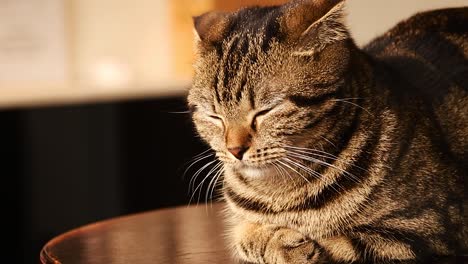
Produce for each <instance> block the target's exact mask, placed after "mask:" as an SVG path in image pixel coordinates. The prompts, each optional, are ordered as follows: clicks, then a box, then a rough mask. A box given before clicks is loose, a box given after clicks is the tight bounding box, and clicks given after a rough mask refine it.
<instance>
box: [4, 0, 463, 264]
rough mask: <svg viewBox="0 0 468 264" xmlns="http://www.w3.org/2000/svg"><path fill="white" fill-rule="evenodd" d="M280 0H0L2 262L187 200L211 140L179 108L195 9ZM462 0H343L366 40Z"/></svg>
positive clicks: (31, 256)
mask: <svg viewBox="0 0 468 264" xmlns="http://www.w3.org/2000/svg"><path fill="white" fill-rule="evenodd" d="M282 2H285V1H274V0H269V1H267V0H265V1H260V0H233V1H222V0H170V1H169V0H98V1H96V0H0V161H1V167H0V173H1V174H0V175H1V176H2V181H1V186H2V191H1V193H2V201H4V203H3V204H4V213H3V214H2V215H3V218H4V219H6V223H5V225H4V226H3V229H5V230H9V231H8V232H7V231H4V233H5V232H6V233H11V235H7V236H4V237H6V241H7V243H8V244H9V246H11V249H8V250H7V252H8V253H6V255H5V254H4V255H3V256H2V261H4V262H9V263H37V262H38V254H39V251H40V249H41V247H42V246H43V245H44V244H45V243H46V242H47V241H48V240H50V239H51V238H53V237H54V236H57V235H59V234H61V233H63V232H65V231H68V230H70V229H73V228H76V227H79V226H82V225H85V224H88V223H92V222H95V221H99V220H103V219H107V218H111V217H115V216H119V215H124V214H130V213H137V212H142V211H147V210H155V209H158V208H163V207H169V206H176V205H183V204H187V203H188V201H189V198H190V194H189V188H188V183H189V178H190V176H191V175H193V173H194V172H195V171H196V168H197V167H194V168H192V169H191V170H190V171H189V172H188V176H187V177H186V178H184V177H183V172H184V170H185V168H187V165H186V164H187V162H188V161H190V160H191V159H192V158H193V157H194V156H195V155H196V154H199V153H201V152H202V151H204V150H206V149H207V146H205V145H204V144H203V143H201V142H199V139H198V138H197V137H196V135H195V133H194V131H193V126H192V124H191V121H190V116H189V115H188V114H186V113H184V111H186V105H185V95H186V92H187V89H188V88H189V87H190V82H191V76H192V69H191V64H192V60H193V50H192V48H193V44H192V35H193V32H192V20H191V17H192V16H193V15H198V14H201V13H202V12H205V11H208V10H211V9H223V10H235V9H237V8H239V7H241V6H246V5H255V4H261V5H263V4H277V3H282ZM463 5H466V0H459V1H455V0H453V1H452V0H451V1H449V0H446V1H437V0H430V1H429V0H426V1H406V0H398V1H375V0H348V14H349V15H348V24H349V26H350V29H351V32H352V35H353V36H354V38H355V39H356V43H357V44H358V45H360V46H362V45H364V44H365V43H367V42H368V41H369V40H370V39H372V38H373V37H375V36H378V35H379V34H381V33H383V32H384V31H385V30H387V29H388V28H390V27H391V26H392V25H394V24H395V23H396V22H397V21H399V20H401V19H404V18H406V17H408V16H410V15H412V14H414V13H415V12H417V11H422V10H428V9H434V8H439V7H448V6H463ZM202 202H203V201H202ZM5 258H6V259H5Z"/></svg>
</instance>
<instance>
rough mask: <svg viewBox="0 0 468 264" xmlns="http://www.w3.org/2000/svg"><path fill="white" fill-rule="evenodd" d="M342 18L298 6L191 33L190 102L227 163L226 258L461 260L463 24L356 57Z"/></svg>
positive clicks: (322, 6)
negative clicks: (194, 45)
mask: <svg viewBox="0 0 468 264" xmlns="http://www.w3.org/2000/svg"><path fill="white" fill-rule="evenodd" d="M342 16H343V4H342V3H341V1H319V0H316V1H313V0H302V1H300V0H297V1H292V2H290V3H288V4H285V5H283V6H275V7H265V8H263V7H252V8H245V9H241V10H239V11H237V12H235V13H209V14H205V15H202V16H200V17H197V18H195V29H196V31H197V33H198V35H199V36H198V38H197V39H198V43H197V52H198V55H199V56H198V58H197V61H196V63H195V78H194V81H193V87H192V88H191V89H190V92H189V96H188V102H189V105H190V107H191V109H192V110H193V120H194V123H195V125H196V128H197V130H198V132H199V134H200V135H201V137H202V138H203V139H204V140H205V141H206V142H207V143H208V144H209V145H210V146H211V147H212V149H213V150H214V151H215V152H216V156H217V157H218V158H219V159H220V160H221V161H222V162H223V171H224V175H223V194H224V199H225V201H226V202H227V208H226V219H227V223H228V226H229V230H228V234H229V238H230V241H231V243H232V247H233V250H234V253H235V254H236V256H237V257H239V258H240V259H242V260H244V261H248V262H252V263H278V264H282V263H331V262H342V263H351V262H353V263H383V262H391V261H396V260H398V261H427V259H430V258H432V257H434V256H449V255H460V254H463V253H464V252H466V248H467V238H466V227H465V225H466V216H464V215H463V212H464V210H463V209H464V206H466V202H465V201H464V185H463V184H464V178H465V176H466V175H467V167H466V164H468V154H467V153H468V152H467V149H468V128H467V124H468V96H467V94H468V80H467V77H466V76H468V67H467V65H468V64H467V59H468V49H467V46H468V44H467V39H468V31H467V28H466V25H467V24H468V9H467V8H460V9H446V10H438V11H432V12H426V13H421V14H418V15H416V16H414V17H412V18H410V19H408V20H406V21H403V22H402V23H400V24H398V25H397V26H396V27H395V28H393V29H392V30H390V31H389V32H388V33H386V34H385V35H383V36H382V37H380V38H378V39H376V40H375V41H373V42H372V43H370V44H369V45H368V46H367V47H365V48H364V49H362V50H361V49H358V48H357V47H356V46H355V45H354V43H353V41H352V39H351V38H350V35H349V34H348V33H347V31H346V28H345V26H344V24H343V22H342ZM234 150H236V151H237V152H234ZM239 150H242V153H241V154H239ZM239 155H240V156H239ZM236 157H237V158H236ZM465 212H466V211H465Z"/></svg>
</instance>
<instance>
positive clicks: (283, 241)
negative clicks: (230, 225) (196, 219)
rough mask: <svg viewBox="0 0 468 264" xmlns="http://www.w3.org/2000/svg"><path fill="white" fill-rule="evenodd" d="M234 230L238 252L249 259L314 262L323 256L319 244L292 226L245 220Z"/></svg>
mask: <svg viewBox="0 0 468 264" xmlns="http://www.w3.org/2000/svg"><path fill="white" fill-rule="evenodd" d="M232 231H233V233H232V235H233V242H234V248H235V251H236V254H237V255H238V257H239V258H240V259H242V260H244V261H247V262H251V263H268V264H287V263H296V264H311V263H319V262H318V260H319V259H320V258H321V257H320V248H319V247H317V244H316V243H315V242H314V241H312V240H310V239H308V238H307V237H306V236H304V235H303V234H301V233H299V232H298V231H295V230H293V229H289V228H285V227H279V226H273V225H259V224H253V223H242V224H239V225H237V226H236V227H235V228H234V229H233V230H232Z"/></svg>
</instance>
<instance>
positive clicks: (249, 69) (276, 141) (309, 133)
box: [188, 7, 350, 177]
mask: <svg viewBox="0 0 468 264" xmlns="http://www.w3.org/2000/svg"><path fill="white" fill-rule="evenodd" d="M282 8H283V9H282ZM284 13H285V12H284V7H277V8H276V9H275V8H265V9H258V8H257V9H247V10H242V11H239V12H238V13H235V14H229V16H230V17H229V18H224V19H229V22H222V21H221V22H220V21H216V20H215V21H214V22H213V18H210V20H211V21H210V22H211V23H218V25H219V23H221V25H222V27H224V26H226V25H225V24H226V23H229V26H228V27H229V31H228V32H222V34H223V37H222V38H221V39H218V40H217V41H211V42H210V43H209V44H207V43H206V41H207V40H206V39H203V36H200V38H201V40H199V41H200V43H198V49H199V51H198V55H199V56H198V58H197V61H196V63H195V77H194V82H193V87H192V89H191V90H190V92H189V96H188V102H189V105H190V106H191V108H192V110H193V120H194V123H195V125H196V128H197V130H198V132H199V134H200V136H201V137H202V138H203V139H204V140H205V141H206V142H208V143H209V144H210V146H211V147H212V149H213V150H215V151H216V153H217V156H218V157H219V159H220V160H222V161H223V162H224V163H225V165H226V166H230V167H231V168H234V169H236V170H237V171H238V172H240V173H242V174H243V175H245V176H247V177H259V176H262V175H266V174H271V172H272V171H277V170H278V168H279V167H284V166H289V165H288V156H287V155H288V152H289V151H290V150H294V149H296V150H299V149H298V148H302V147H308V146H310V145H311V144H316V143H318V142H321V141H323V137H324V135H326V133H327V131H328V130H329V129H332V126H333V124H334V123H335V121H336V118H330V116H333V115H334V114H336V113H335V112H336V104H337V103H336V102H335V101H334V100H333V98H336V97H337V96H338V95H339V93H341V92H342V87H343V84H344V83H345V80H346V72H347V71H346V69H347V67H348V61H349V56H350V55H349V50H348V49H347V47H346V45H345V44H344V43H343V42H340V41H338V42H336V43H330V45H328V47H324V48H323V49H321V50H320V51H319V52H320V54H314V56H309V55H306V56H304V54H302V53H303V52H304V48H305V46H307V45H309V44H311V43H312V44H313V45H315V44H314V43H313V42H314V41H316V40H317V38H318V36H315V39H313V40H312V42H311V43H306V44H305V46H304V44H303V43H301V42H303V41H304V40H303V39H296V40H295V41H291V39H289V38H288V35H287V34H286V33H285V32H284V30H281V28H282V26H281V23H278V22H276V21H278V20H279V17H280V16H281V15H283V14H284ZM205 16H206V15H205ZM222 16H227V15H226V14H223V15H222ZM218 19H219V18H218ZM205 23H206V22H205ZM222 23H224V25H223V24H222ZM219 27H221V26H218V28H216V26H215V28H216V29H215V30H219V31H223V30H226V29H220V28H219ZM317 30H318V29H317ZM198 31H202V30H200V29H198ZM210 33H211V34H212V32H210ZM314 34H315V35H317V34H316V33H314ZM314 34H312V35H314ZM208 37H211V39H213V38H215V37H216V36H213V34H212V35H210V36H208ZM218 37H219V36H218ZM204 41H205V42H204ZM280 164H283V165H282V166H281V165H280Z"/></svg>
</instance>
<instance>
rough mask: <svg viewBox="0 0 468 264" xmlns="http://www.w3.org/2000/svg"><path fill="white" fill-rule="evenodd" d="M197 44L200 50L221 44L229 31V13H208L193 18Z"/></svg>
mask: <svg viewBox="0 0 468 264" xmlns="http://www.w3.org/2000/svg"><path fill="white" fill-rule="evenodd" d="M193 25H194V32H195V44H196V45H197V47H198V48H210V47H213V46H214V45H216V44H217V43H220V42H221V41H222V40H223V38H224V36H225V35H226V34H227V32H228V31H229V28H230V25H231V21H230V17H229V13H226V12H216V11H213V12H208V13H205V14H202V15H200V16H196V17H193Z"/></svg>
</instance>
